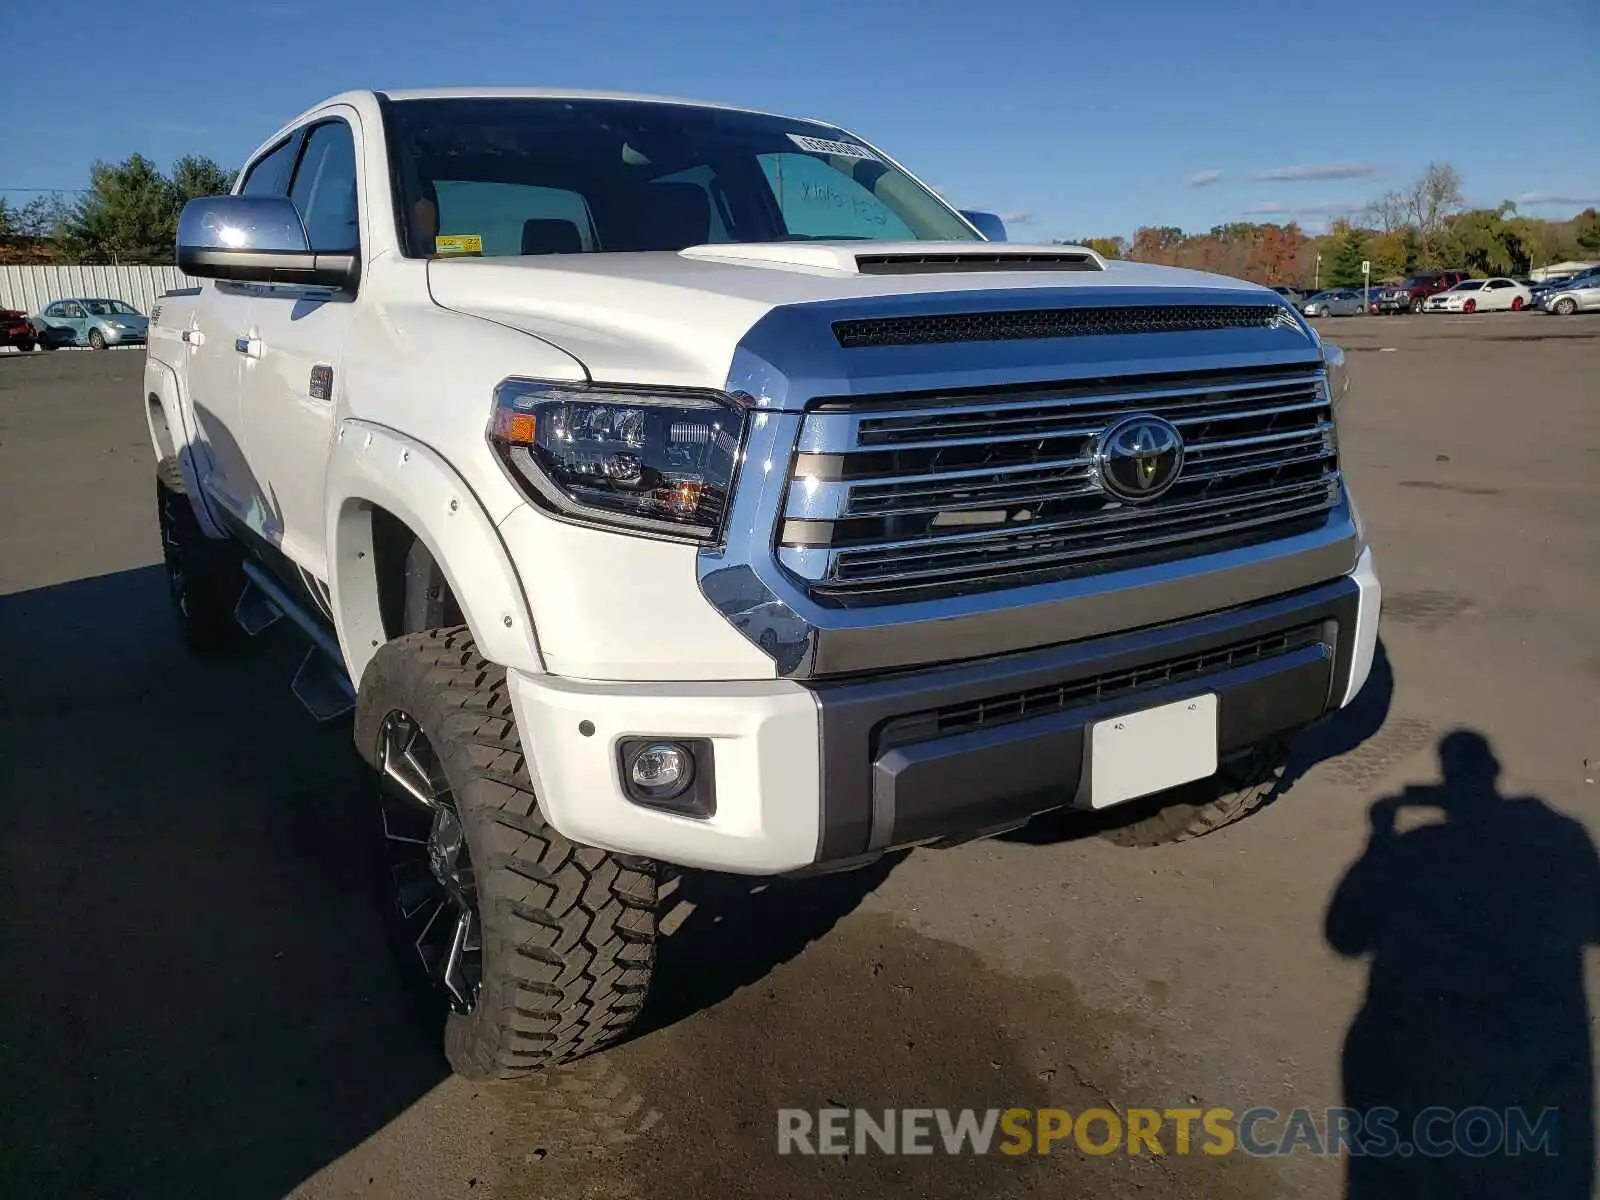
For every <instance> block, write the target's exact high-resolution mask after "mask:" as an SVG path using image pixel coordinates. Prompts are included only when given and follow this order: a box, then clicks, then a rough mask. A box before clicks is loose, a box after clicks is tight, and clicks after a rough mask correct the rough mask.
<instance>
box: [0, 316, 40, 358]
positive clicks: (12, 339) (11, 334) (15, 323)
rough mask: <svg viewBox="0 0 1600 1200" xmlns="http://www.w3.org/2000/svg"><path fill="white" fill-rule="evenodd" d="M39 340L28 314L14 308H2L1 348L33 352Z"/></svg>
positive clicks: (0, 317) (0, 322) (0, 319)
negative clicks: (14, 348) (13, 347)
mask: <svg viewBox="0 0 1600 1200" xmlns="http://www.w3.org/2000/svg"><path fill="white" fill-rule="evenodd" d="M36 341H38V338H37V337H35V336H34V332H33V322H31V321H29V320H28V314H27V313H25V312H18V311H17V310H16V309H14V308H0V346H15V347H16V348H17V349H18V350H32V349H33V346H34V343H35V342H36Z"/></svg>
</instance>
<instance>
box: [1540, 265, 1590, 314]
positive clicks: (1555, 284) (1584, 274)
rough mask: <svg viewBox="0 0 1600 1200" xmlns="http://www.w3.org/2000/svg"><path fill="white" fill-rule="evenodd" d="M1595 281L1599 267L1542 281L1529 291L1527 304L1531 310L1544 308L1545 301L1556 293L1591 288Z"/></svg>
mask: <svg viewBox="0 0 1600 1200" xmlns="http://www.w3.org/2000/svg"><path fill="white" fill-rule="evenodd" d="M1597 280H1600V267H1590V268H1589V269H1588V270H1586V271H1579V272H1577V273H1576V274H1573V275H1558V276H1556V278H1554V279H1544V280H1541V281H1540V282H1538V283H1536V284H1534V285H1533V286H1532V287H1531V288H1530V289H1529V299H1528V303H1529V305H1530V306H1531V307H1533V308H1544V307H1545V301H1546V300H1548V299H1549V298H1550V297H1551V296H1553V295H1555V294H1556V293H1557V292H1564V291H1567V290H1568V289H1569V288H1584V287H1592V286H1593V285H1594V283H1595V282H1596V281H1597Z"/></svg>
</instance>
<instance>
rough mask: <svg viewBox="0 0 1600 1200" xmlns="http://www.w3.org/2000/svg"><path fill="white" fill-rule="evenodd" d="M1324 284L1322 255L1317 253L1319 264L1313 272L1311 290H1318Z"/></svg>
mask: <svg viewBox="0 0 1600 1200" xmlns="http://www.w3.org/2000/svg"><path fill="white" fill-rule="evenodd" d="M1321 286H1322V255H1320V254H1319V255H1317V265H1316V267H1315V268H1314V269H1313V270H1312V272H1311V290H1312V291H1313V292H1314V291H1317V290H1318V289H1319V288H1320V287H1321Z"/></svg>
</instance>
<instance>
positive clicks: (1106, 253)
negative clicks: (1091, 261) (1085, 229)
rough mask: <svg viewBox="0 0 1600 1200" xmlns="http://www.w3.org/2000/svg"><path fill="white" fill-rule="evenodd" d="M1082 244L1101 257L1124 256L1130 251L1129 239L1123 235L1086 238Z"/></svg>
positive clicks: (1080, 243)
mask: <svg viewBox="0 0 1600 1200" xmlns="http://www.w3.org/2000/svg"><path fill="white" fill-rule="evenodd" d="M1078 245H1080V246H1087V247H1089V249H1091V250H1093V251H1094V252H1095V253H1096V254H1098V255H1099V256H1100V257H1101V258H1122V257H1124V256H1125V255H1126V254H1127V252H1128V241H1127V239H1126V238H1122V237H1097V238H1084V239H1083V241H1081V242H1079V243H1078Z"/></svg>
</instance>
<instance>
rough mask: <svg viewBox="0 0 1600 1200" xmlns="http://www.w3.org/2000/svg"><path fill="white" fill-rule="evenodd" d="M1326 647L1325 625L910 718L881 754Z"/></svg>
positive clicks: (890, 728)
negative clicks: (1283, 655)
mask: <svg viewBox="0 0 1600 1200" xmlns="http://www.w3.org/2000/svg"><path fill="white" fill-rule="evenodd" d="M1322 643H1324V634H1323V629H1322V626H1321V625H1320V624H1315V625H1302V626H1299V627H1297V628H1294V629H1285V630H1280V631H1279V632H1277V633H1270V634H1264V635H1262V636H1260V637H1254V638H1250V639H1248V640H1246V641H1242V642H1235V643H1233V644H1232V645H1228V646H1219V647H1217V648H1216V649H1215V650H1205V651H1202V652H1200V653H1198V654H1185V655H1183V656H1182V657H1181V658H1171V659H1168V660H1166V661H1165V662H1158V663H1148V664H1146V665H1145V666H1142V667H1134V668H1131V669H1129V670H1125V671H1110V672H1107V673H1106V674H1104V675H1093V676H1090V677H1089V678H1087V679H1074V680H1072V681H1071V682H1068V683H1057V684H1051V685H1049V686H1046V687H1037V688H1030V689H1029V690H1027V691H1025V692H1007V693H1004V694H1002V695H998V696H988V697H985V698H984V699H982V700H974V701H969V702H967V703H963V704H950V705H946V706H945V707H944V708H935V709H929V710H928V711H926V712H920V713H910V714H907V715H906V716H903V717H896V718H895V719H894V720H892V721H890V722H889V723H888V724H886V725H884V727H883V728H882V729H881V730H880V731H879V735H878V750H877V752H878V753H880V754H881V753H883V752H884V751H885V750H888V749H891V748H893V747H895V746H905V745H909V744H911V743H913V742H925V741H929V740H931V739H933V738H940V737H952V736H954V735H955V734H958V733H971V732H972V731H973V730H975V729H988V728H992V727H993V726H996V725H1006V724H1010V723H1011V722H1013V721H1023V720H1026V719H1028V718H1029V717H1039V716H1044V715H1045V714H1047V713H1058V712H1064V711H1066V710H1067V709H1069V708H1079V707H1082V706H1084V705H1088V704H1095V703H1098V702H1100V701H1103V700H1114V699H1116V698H1117V697H1119V696H1127V695H1131V694H1133V693H1134V692H1140V691H1145V690H1148V689H1151V688H1158V687H1166V686H1168V685H1171V684H1175V683H1183V682H1185V681H1186V680H1191V679H1199V678H1201V677H1202V676H1205V675H1213V674H1216V673H1217V672H1220V671H1228V670H1232V669H1233V668H1235V667H1243V666H1249V665H1250V664H1251V663H1257V662H1261V661H1262V660H1263V659H1268V658H1276V657H1278V656H1279V655H1282V654H1289V653H1291V652H1292V651H1295V650H1301V649H1304V648H1305V647H1307V646H1315V645H1318V644H1322Z"/></svg>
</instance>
